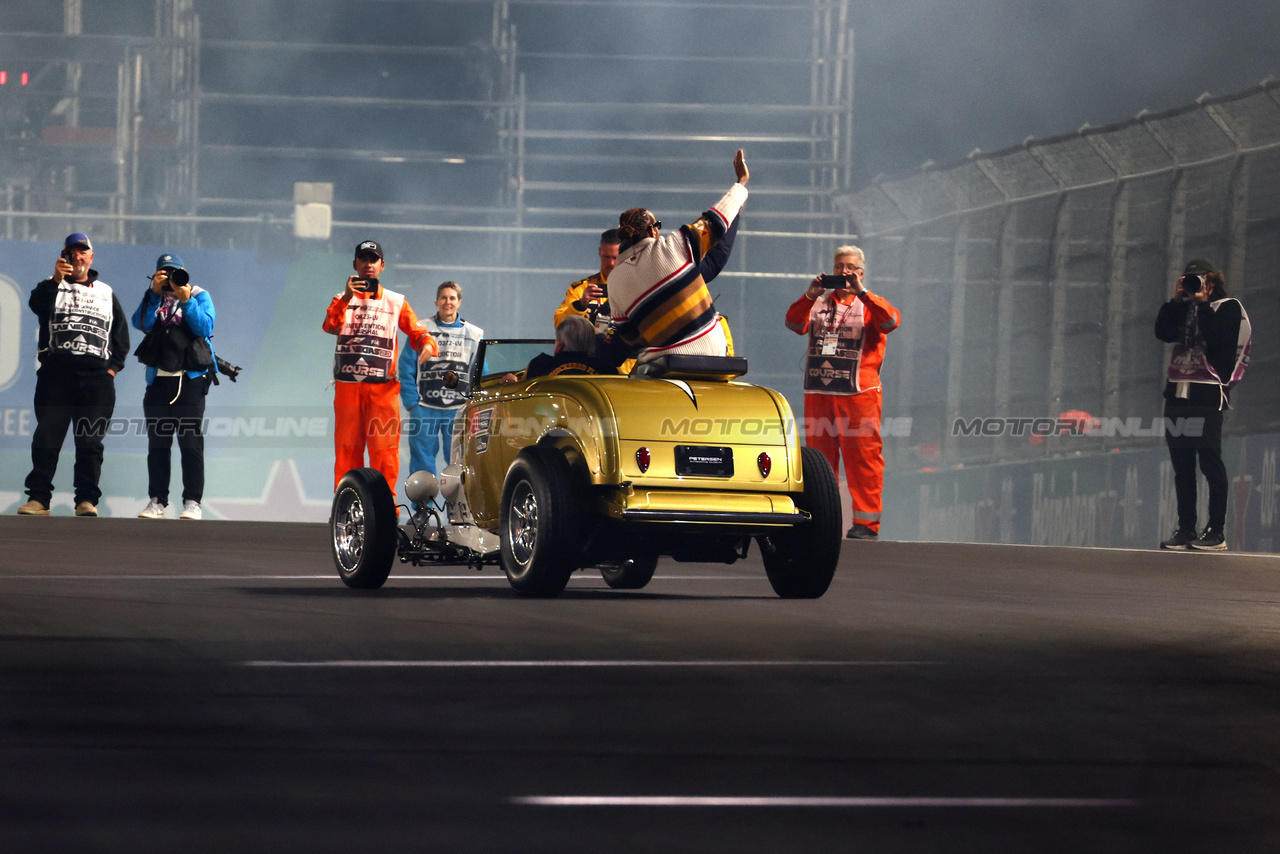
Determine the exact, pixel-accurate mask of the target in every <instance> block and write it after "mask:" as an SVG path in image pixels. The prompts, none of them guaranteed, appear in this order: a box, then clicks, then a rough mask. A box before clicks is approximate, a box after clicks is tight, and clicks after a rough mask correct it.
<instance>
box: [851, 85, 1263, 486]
mask: <svg viewBox="0 0 1280 854" xmlns="http://www.w3.org/2000/svg"><path fill="white" fill-rule="evenodd" d="M838 201H839V204H840V205H841V206H842V207H843V208H844V209H845V210H846V211H847V212H848V213H849V215H850V216H851V217H852V221H853V227H854V229H855V230H856V231H857V232H858V233H859V235H860V238H859V239H860V241H861V243H862V245H863V246H864V247H865V248H866V250H867V252H868V256H869V258H870V259H871V264H870V267H871V269H872V275H873V276H874V278H875V281H876V282H877V283H878V285H879V286H880V287H881V288H882V289H883V290H884V291H885V292H886V293H887V294H889V295H890V298H891V299H893V300H894V301H895V303H896V304H897V305H898V307H899V308H900V309H901V310H902V313H903V318H904V319H903V324H902V327H901V328H900V329H899V330H898V331H897V332H896V333H895V336H894V339H893V344H892V346H891V347H890V358H889V359H888V360H887V361H886V370H885V375H884V380H885V415H886V417H888V416H890V415H892V416H895V417H899V418H910V419H911V439H910V441H909V442H906V443H899V444H897V445H895V446H894V447H893V448H892V449H891V451H890V453H891V455H892V456H893V457H894V458H895V459H894V461H895V462H896V463H897V464H898V466H899V467H900V468H901V469H904V470H910V469H913V468H919V467H922V466H932V467H938V466H941V467H954V466H961V465H973V464H976V463H991V462H997V461H1016V460H1019V459H1036V458H1043V457H1045V456H1054V455H1059V456H1061V455H1070V454H1079V453H1102V452H1109V451H1112V450H1115V449H1125V448H1134V447H1138V446H1143V445H1148V446H1150V445H1162V443H1163V440H1162V439H1160V438H1159V437H1158V436H1152V435H1151V424H1150V422H1151V419H1152V417H1157V418H1158V417H1159V416H1160V414H1161V407H1162V401H1161V398H1160V392H1161V390H1162V387H1163V377H1164V369H1165V365H1166V364H1167V351H1166V349H1165V345H1163V344H1161V343H1160V342H1159V341H1157V340H1156V338H1155V337H1154V334H1153V325H1154V320H1155V316H1156V313H1157V311H1158V309H1159V306H1160V304H1161V303H1162V302H1164V301H1165V300H1167V299H1169V297H1170V296H1171V295H1172V294H1173V288H1174V282H1175V281H1176V280H1177V278H1178V277H1179V275H1180V274H1181V272H1182V270H1183V266H1184V265H1185V264H1186V262H1187V261H1188V260H1189V259H1191V258H1195V257H1199V256H1204V257H1207V258H1209V259H1211V260H1212V261H1213V262H1214V263H1215V264H1217V265H1218V267H1219V269H1221V270H1222V271H1223V274H1224V276H1225V278H1226V283H1227V289H1228V291H1229V292H1230V293H1231V294H1232V295H1233V296H1237V297H1239V298H1240V299H1241V301H1242V303H1243V305H1244V306H1245V309H1246V310H1247V312H1248V313H1249V315H1250V318H1251V320H1252V323H1253V328H1254V330H1255V333H1256V334H1255V337H1254V342H1253V352H1252V365H1251V367H1250V370H1249V375H1248V377H1247V378H1246V380H1245V382H1244V383H1243V384H1242V385H1241V386H1240V388H1239V389H1237V391H1236V394H1235V395H1234V398H1233V411H1232V412H1231V413H1229V414H1228V417H1227V420H1226V424H1225V428H1224V429H1225V431H1226V432H1227V433H1228V435H1235V436H1242V435H1247V434H1262V433H1275V432H1277V431H1280V400H1278V399H1277V397H1276V395H1275V393H1274V390H1275V389H1276V388H1277V387H1280V342H1277V340H1276V338H1275V336H1273V335H1271V334H1270V333H1269V330H1271V329H1274V328H1276V326H1277V323H1278V322H1280V291H1278V290H1277V288H1276V279H1277V274H1278V273H1280V83H1278V82H1277V81H1274V80H1270V79H1268V80H1266V81H1263V82H1262V83H1261V84H1259V85H1258V86H1257V87H1256V88H1253V89H1249V90H1247V91H1244V92H1239V93H1236V94H1232V95H1229V96H1224V97H1209V96H1207V95H1206V96H1202V97H1201V98H1200V99H1199V100H1198V101H1197V102H1196V103H1194V104H1189V105H1186V106H1183V107H1179V108H1176V109H1171V110H1168V111H1166V112H1161V113H1146V112H1144V113H1141V114H1139V115H1138V116H1136V117H1135V118H1133V119H1131V120H1128V121H1125V122H1120V123H1118V124H1113V125H1109V126H1107V127H1097V128H1094V127H1089V126H1085V127H1083V128H1080V129H1079V130H1077V131H1075V132H1073V133H1068V134H1063V135H1061V136H1057V137H1054V138H1051V139H1028V140H1026V141H1025V142H1023V143H1022V144H1020V145H1015V146H1012V147H1010V148H1006V149H1004V150H1002V151H997V152H993V153H989V154H985V153H981V152H974V153H973V154H972V155H970V157H969V158H968V160H967V161H966V162H962V163H959V164H956V165H953V166H950V167H947V168H926V169H923V170H921V171H920V172H919V173H918V174H915V175H912V176H909V177H906V178H901V179H897V180H887V181H882V182H879V183H877V184H875V185H874V186H872V187H869V188H866V189H863V190H860V191H858V192H856V193H852V194H849V195H846V196H842V197H841V198H840V199H839V200H838ZM1068 412H1070V413H1088V414H1089V415H1090V416H1092V417H1096V418H1099V419H1103V423H1104V424H1105V425H1106V426H1107V427H1108V432H1109V433H1110V435H1107V436H1105V437H1101V436H1100V437H1098V438H1097V440H1096V441H1092V442H1086V441H1081V440H1080V439H1079V438H1074V437H1073V438H1067V437H1046V438H1042V437H1031V436H1028V435H1026V434H1024V435H1021V436H1017V435H1012V434H1011V433H1009V432H1007V431H1006V432H1004V433H1001V434H1000V435H999V436H995V437H992V436H989V435H977V436H973V435H964V432H963V431H960V435H957V431H956V430H955V429H954V428H955V425H956V423H957V421H961V422H964V423H965V424H966V425H972V424H973V420H974V419H976V418H981V419H1016V418H1036V417H1050V418H1055V419H1056V418H1058V417H1059V416H1061V415H1062V413H1068ZM1073 417H1074V416H1073ZM1135 419H1136V420H1135ZM1135 428H1136V429H1135ZM993 439H994V441H993Z"/></svg>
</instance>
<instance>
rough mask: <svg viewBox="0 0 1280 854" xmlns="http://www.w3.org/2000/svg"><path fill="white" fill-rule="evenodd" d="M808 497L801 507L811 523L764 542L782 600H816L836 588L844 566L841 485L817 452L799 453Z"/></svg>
mask: <svg viewBox="0 0 1280 854" xmlns="http://www.w3.org/2000/svg"><path fill="white" fill-rule="evenodd" d="M800 466H801V470H802V473H803V477H804V493H803V494H801V495H798V496H796V504H797V505H798V506H799V507H800V509H801V510H804V511H806V512H807V513H808V514H809V517H810V519H809V524H807V525H800V526H797V527H795V528H792V529H791V530H789V531H784V532H782V533H780V534H773V535H770V536H768V537H761V538H760V543H759V544H760V552H761V554H762V555H763V557H764V570H765V573H767V574H768V576H769V583H770V584H772V585H773V590H774V592H775V593H777V594H778V595H779V596H781V597H782V598H783V599H816V598H818V597H819V596H821V595H822V594H823V593H826V592H827V588H828V587H830V586H831V579H832V578H833V577H834V576H835V573H836V565H837V564H838V563H839V562H840V540H841V537H840V525H841V521H842V520H841V515H840V484H839V482H837V480H836V473H835V472H834V471H832V470H831V463H829V462H828V461H827V458H826V457H824V456H823V455H822V452H821V451H819V450H817V449H816V448H801V449H800Z"/></svg>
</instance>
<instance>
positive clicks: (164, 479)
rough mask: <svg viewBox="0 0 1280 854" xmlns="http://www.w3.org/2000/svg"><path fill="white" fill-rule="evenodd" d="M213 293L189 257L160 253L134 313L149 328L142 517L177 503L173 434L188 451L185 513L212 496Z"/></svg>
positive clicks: (192, 514) (142, 351)
mask: <svg viewBox="0 0 1280 854" xmlns="http://www.w3.org/2000/svg"><path fill="white" fill-rule="evenodd" d="M216 316H217V314H216V312H215V311H214V308H213V298H212V297H210V296H209V292H208V291H206V290H205V289H204V288H201V287H199V286H198V285H193V284H191V277H190V275H189V274H188V273H187V269H186V266H185V265H184V264H183V263H182V259H181V258H179V257H178V256H177V255H174V254H172V253H165V254H164V255H161V256H160V257H159V258H158V259H156V272H155V274H154V275H153V276H151V287H149V288H147V290H146V291H145V292H144V293H143V295H142V301H141V302H140V303H138V309H137V310H136V311H135V312H134V313H133V326H134V328H135V329H140V330H142V332H144V333H145V334H146V337H144V338H143V339H142V343H141V344H139V345H138V349H137V351H135V353H134V355H136V356H137V357H138V360H139V361H140V362H142V363H143V364H144V365H146V366H147V390H146V392H145V393H144V394H143V396H142V414H143V415H144V416H145V417H146V422H147V494H148V495H149V496H151V499H150V501H148V502H147V506H146V507H144V508H143V509H142V512H141V513H139V514H138V518H139V519H163V518H165V514H166V512H167V510H168V506H169V473H170V458H171V455H172V450H173V440H174V437H175V436H176V437H177V439H178V451H179V453H180V454H181V455H182V512H181V513H180V514H179V515H178V518H179V519H196V520H198V519H200V518H202V516H203V511H202V510H201V508H200V501H201V500H202V499H203V498H204V406H205V396H206V395H207V394H208V393H209V386H210V384H211V383H212V382H213V381H214V371H215V370H216V368H215V364H216V363H215V357H214V355H213V344H212V342H211V341H210V340H209V339H210V337H211V336H212V335H213V323H214V319H215V317H216Z"/></svg>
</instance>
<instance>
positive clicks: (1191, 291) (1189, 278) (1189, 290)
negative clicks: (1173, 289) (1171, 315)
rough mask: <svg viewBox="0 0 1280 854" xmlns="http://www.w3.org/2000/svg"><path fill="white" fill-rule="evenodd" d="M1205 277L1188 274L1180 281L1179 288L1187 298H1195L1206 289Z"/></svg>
mask: <svg viewBox="0 0 1280 854" xmlns="http://www.w3.org/2000/svg"><path fill="white" fill-rule="evenodd" d="M1205 278H1206V277H1205V276H1202V275H1198V274H1196V273H1188V274H1187V275H1185V276H1183V277H1182V278H1181V279H1179V280H1178V288H1179V289H1181V291H1182V292H1183V293H1184V294H1186V295H1187V296H1195V295H1196V294H1198V293H1200V291H1201V289H1203V288H1204V280H1205Z"/></svg>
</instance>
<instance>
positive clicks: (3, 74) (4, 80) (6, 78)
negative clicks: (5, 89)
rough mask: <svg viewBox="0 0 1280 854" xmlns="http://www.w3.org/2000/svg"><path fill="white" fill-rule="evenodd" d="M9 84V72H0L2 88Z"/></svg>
mask: <svg viewBox="0 0 1280 854" xmlns="http://www.w3.org/2000/svg"><path fill="white" fill-rule="evenodd" d="M8 82H9V72H7V71H0V86H3V85H4V84H6V83H8Z"/></svg>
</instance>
